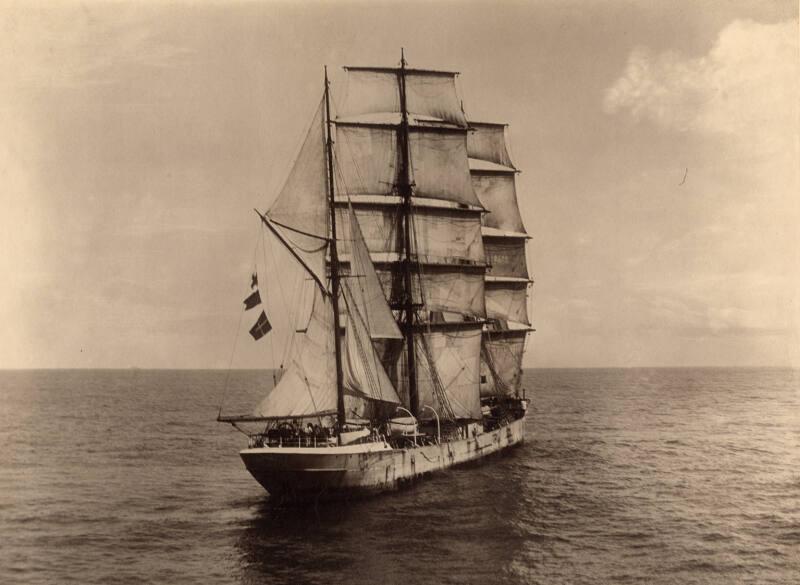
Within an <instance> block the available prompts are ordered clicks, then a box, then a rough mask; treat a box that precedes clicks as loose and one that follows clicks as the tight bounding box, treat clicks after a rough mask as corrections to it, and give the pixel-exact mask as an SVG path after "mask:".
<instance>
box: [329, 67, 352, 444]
mask: <svg viewBox="0 0 800 585" xmlns="http://www.w3.org/2000/svg"><path fill="white" fill-rule="evenodd" d="M331 128H332V122H331V101H330V82H329V81H328V68H327V67H325V130H326V137H325V154H326V156H327V160H328V197H329V201H330V217H331V241H330V255H331V297H332V298H333V302H331V307H332V309H333V343H334V350H335V352H336V358H335V359H336V423H337V426H338V429H339V440H340V442H341V433H342V431H343V430H344V427H345V424H346V422H347V416H346V413H345V409H344V373H343V371H342V341H341V338H340V336H339V331H340V322H339V321H340V316H339V253H338V250H337V245H336V191H335V187H334V181H333V137H332V133H331Z"/></svg>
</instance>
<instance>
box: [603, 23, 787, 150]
mask: <svg viewBox="0 0 800 585" xmlns="http://www.w3.org/2000/svg"><path fill="white" fill-rule="evenodd" d="M798 63H799V61H798V36H797V22H796V21H793V20H789V21H786V22H781V23H776V24H760V23H757V22H753V21H750V20H736V21H734V22H731V23H730V24H729V25H728V26H726V27H725V28H724V29H723V30H722V31H721V32H720V33H719V37H718V38H717V40H716V43H715V44H714V46H713V47H712V48H711V50H710V51H709V53H708V54H706V55H704V56H701V57H696V58H691V57H686V56H684V55H681V54H679V53H677V52H674V51H668V52H664V53H661V54H657V55H656V54H653V53H652V52H651V51H650V50H649V49H647V48H645V47H639V48H637V49H635V50H634V51H633V52H632V53H631V54H630V56H629V57H628V62H627V65H626V67H625V70H624V72H623V74H622V76H621V77H620V78H619V79H617V80H616V81H615V82H614V83H613V84H612V85H611V87H609V88H608V89H607V90H606V93H605V100H604V104H603V105H604V109H605V111H606V112H607V113H609V114H614V113H619V112H626V111H627V112H629V113H630V114H631V115H632V116H633V117H634V118H635V119H637V120H642V119H648V120H651V121H653V122H655V123H656V124H658V125H659V126H661V127H663V128H666V129H671V130H677V131H683V132H685V131H695V132H700V133H704V134H711V135H718V136H722V137H726V138H733V139H734V140H735V141H736V142H738V143H739V144H740V145H746V146H747V147H748V149H749V150H751V151H752V152H756V151H758V152H759V153H760V154H761V155H762V156H764V155H767V154H771V153H775V152H778V151H781V150H782V149H786V148H790V149H796V143H797V132H796V129H797V124H798V95H797V92H798V80H799V79H800V75H799V74H798V72H799V71H800V66H798ZM792 129H795V131H794V132H793V131H792Z"/></svg>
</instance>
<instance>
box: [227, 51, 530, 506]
mask: <svg viewBox="0 0 800 585" xmlns="http://www.w3.org/2000/svg"><path fill="white" fill-rule="evenodd" d="M345 70H346V72H347V78H348V80H347V86H348V91H347V97H346V99H345V101H344V102H343V104H341V107H340V108H339V111H338V115H337V116H336V117H335V118H333V117H332V116H331V98H330V89H329V83H328V78H327V73H326V75H325V85H324V96H323V98H322V99H321V101H320V104H319V107H318V108H317V111H316V113H315V115H314V118H313V121H312V124H311V127H310V129H309V131H308V134H307V135H306V138H305V141H304V143H303V145H302V147H301V149H300V152H299V155H298V156H297V159H296V161H295V164H294V166H293V168H292V169H291V171H290V173H289V176H288V178H287V179H286V182H285V184H284V186H283V188H282V190H281V191H280V193H279V194H278V197H277V198H276V200H275V202H274V203H273V204H272V206H271V207H270V208H269V210H268V211H267V212H266V213H264V214H261V213H259V215H260V217H261V221H262V223H263V226H264V227H265V228H266V229H267V230H268V233H270V234H272V236H274V238H273V240H274V243H275V245H278V246H282V247H284V248H285V249H286V250H287V251H288V252H289V253H290V254H291V256H292V258H293V259H294V260H295V261H296V262H297V263H298V265H299V266H301V267H302V269H303V270H304V271H305V274H306V278H307V279H308V280H309V281H310V282H312V283H313V302H312V306H311V310H310V316H309V317H308V321H307V324H306V325H305V327H303V328H302V329H300V330H299V331H298V332H297V333H296V335H297V337H296V339H295V340H294V343H293V344H292V351H291V355H290V356H289V359H288V362H287V364H286V367H285V368H284V369H283V370H282V375H281V377H280V380H279V381H278V382H277V384H276V385H275V387H274V388H272V389H271V391H269V393H268V394H267V395H266V397H264V399H263V400H262V401H261V402H260V403H259V404H258V405H257V406H256V407H255V410H254V411H253V412H252V413H250V414H246V415H226V416H222V415H220V416H219V417H218V419H219V420H220V421H222V422H227V423H231V424H233V425H235V426H237V428H239V429H240V430H241V429H242V426H243V425H245V424H252V425H255V430H248V431H246V432H247V434H248V435H249V445H248V447H247V448H246V449H244V450H243V451H241V457H242V459H243V461H244V463H245V466H246V467H247V469H248V471H250V473H251V474H252V475H253V476H254V477H255V478H256V480H258V482H259V483H261V485H262V486H264V488H266V490H267V491H269V492H270V494H272V495H274V496H277V497H279V498H284V499H308V498H314V499H319V498H341V497H348V496H350V495H354V494H358V493H374V492H380V491H384V490H388V489H392V488H395V487H396V486H398V485H400V484H401V483H403V482H406V481H410V480H413V479H414V478H417V477H420V476H422V475H423V474H426V473H429V472H432V471H436V470H440V469H444V468H447V467H449V466H451V465H456V464H459V463H463V462H466V461H470V460H474V459H478V458H480V457H483V456H485V455H488V454H490V453H493V452H496V451H499V450H502V449H505V448H508V447H510V446H512V445H515V444H518V443H520V442H522V440H523V431H524V428H523V427H524V419H525V413H526V410H527V404H528V402H527V400H526V398H525V390H524V389H523V388H522V387H521V370H522V356H523V353H524V349H525V341H526V336H527V334H528V332H530V331H533V329H532V328H531V326H530V321H529V319H528V313H527V289H528V287H529V285H530V284H531V283H532V280H531V279H530V276H529V274H528V270H527V262H526V257H525V244H526V242H527V239H528V235H527V234H526V232H525V228H524V226H523V222H522V218H521V216H520V212H519V207H518V205H517V195H516V188H515V176H516V174H517V172H518V170H517V169H516V168H515V167H514V165H513V163H512V161H511V158H510V156H509V153H508V149H507V146H506V140H505V125H504V124H496V123H484V122H480V123H479V122H475V121H470V120H468V119H467V118H466V116H465V114H464V111H463V109H462V106H461V102H460V100H459V97H458V94H457V91H456V85H455V79H456V76H457V73H454V72H447V71H432V70H422V69H412V68H409V67H407V65H406V61H405V59H404V58H403V59H401V62H400V66H399V67H345ZM253 282H254V283H255V282H256V278H255V276H254V278H253ZM249 298H252V295H251V297H249ZM246 304H247V308H250V304H251V303H249V302H248V301H246ZM262 316H263V317H264V318H266V317H265V316H264V313H263V312H262ZM254 329H255V328H254ZM251 334H253V336H254V337H256V333H254V332H253V331H252V330H251ZM258 334H259V336H260V335H263V333H261V329H258Z"/></svg>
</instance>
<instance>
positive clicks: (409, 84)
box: [340, 67, 467, 128]
mask: <svg viewBox="0 0 800 585" xmlns="http://www.w3.org/2000/svg"><path fill="white" fill-rule="evenodd" d="M345 69H346V70H347V96H346V98H345V100H344V105H343V107H342V109H341V111H340V115H341V116H344V117H352V116H363V115H365V114H378V113H396V114H399V113H400V88H399V80H398V75H399V74H400V70H399V69H386V68H368V67H345ZM404 74H405V87H406V109H407V111H408V113H409V114H411V115H415V116H422V117H428V118H434V119H438V120H442V121H445V122H449V123H451V124H455V125H457V126H460V127H462V128H465V127H466V125H467V121H466V118H465V117H464V112H463V111H462V109H461V103H460V101H459V99H458V94H457V92H456V85H455V77H456V75H457V74H456V73H453V72H447V71H423V70H414V69H406V70H405V71H404Z"/></svg>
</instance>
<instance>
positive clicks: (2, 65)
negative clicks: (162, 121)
mask: <svg viewBox="0 0 800 585" xmlns="http://www.w3.org/2000/svg"><path fill="white" fill-rule="evenodd" d="M51 4H52V3H51ZM136 8H137V7H136V6H134V5H130V6H126V5H121V6H117V7H113V8H111V7H106V6H104V5H81V4H70V3H65V4H63V5H59V6H54V5H37V4H36V3H16V4H12V5H11V6H10V7H9V8H8V10H7V11H6V12H5V13H4V14H3V15H1V16H0V32H2V33H3V34H0V70H1V71H2V73H0V89H3V90H5V91H6V92H8V91H13V90H17V91H19V90H22V91H25V90H31V89H32V90H38V89H53V88H78V89H80V88H85V87H86V86H98V85H110V84H113V83H115V82H116V80H117V77H116V75H115V74H116V71H115V70H116V69H118V68H119V67H120V66H131V65H133V66H141V67H149V68H163V67H169V66H172V65H174V64H175V63H176V60H177V59H180V58H182V57H183V56H184V55H187V54H189V53H190V51H189V50H188V49H186V48H185V47H181V46H178V45H176V44H174V43H172V42H170V41H168V40H166V39H164V38H161V37H160V36H159V35H158V34H157V30H158V27H157V22H156V23H154V22H153V21H152V19H151V18H150V17H149V16H148V14H147V13H146V11H142V10H136Z"/></svg>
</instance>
